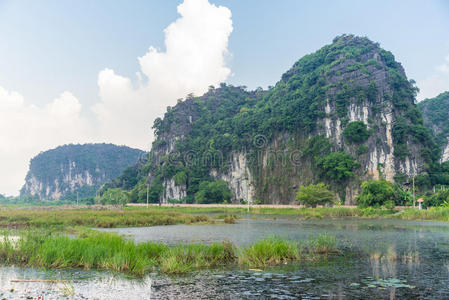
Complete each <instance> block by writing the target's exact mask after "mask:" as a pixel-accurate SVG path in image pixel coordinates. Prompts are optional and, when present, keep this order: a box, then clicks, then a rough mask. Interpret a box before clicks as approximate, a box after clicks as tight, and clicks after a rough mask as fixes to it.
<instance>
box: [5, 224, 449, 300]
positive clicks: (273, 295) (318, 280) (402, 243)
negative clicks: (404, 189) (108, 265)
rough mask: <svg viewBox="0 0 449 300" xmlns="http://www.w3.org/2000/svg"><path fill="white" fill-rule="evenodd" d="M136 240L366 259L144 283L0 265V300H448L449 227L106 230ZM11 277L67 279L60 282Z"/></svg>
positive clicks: (153, 277) (158, 277) (153, 278)
mask: <svg viewBox="0 0 449 300" xmlns="http://www.w3.org/2000/svg"><path fill="white" fill-rule="evenodd" d="M102 230H104V231H113V232H117V233H120V234H123V235H125V236H127V237H128V238H130V239H134V240H135V241H136V242H143V241H160V242H166V243H169V244H177V243H181V242H182V243H185V242H202V243H211V242H216V241H222V240H230V241H232V242H233V243H235V244H236V245H238V246H246V245H249V244H251V243H253V242H255V241H257V240H259V239H261V238H264V237H266V236H272V235H277V236H281V237H288V238H289V239H294V240H298V241H305V240H307V239H309V238H311V237H313V236H316V235H317V234H320V233H328V234H331V235H335V236H337V238H338V240H339V241H340V243H341V244H342V245H341V246H342V247H344V249H352V250H351V251H355V252H357V253H361V255H352V256H349V257H342V258H332V259H328V260H325V261H322V262H314V263H310V262H309V263H300V264H295V265H285V266H281V267H275V268H270V269H265V270H263V271H262V270H248V269H246V270H244V269H240V268H237V267H234V268H228V269H224V270H223V269H220V270H218V269H217V270H203V271H198V272H195V273H192V274H188V275H184V276H174V277H170V276H165V275H162V274H159V273H157V272H154V273H150V274H148V275H147V276H146V277H145V278H142V279H133V278H126V277H125V276H123V275H119V274H113V273H108V272H96V271H82V270H61V271H55V270H51V271H48V270H40V269H28V268H14V267H1V268H0V299H1V298H3V297H4V298H6V299H14V298H21V297H22V299H23V298H26V297H34V298H35V299H37V298H36V297H38V296H43V298H41V299H64V298H70V299H73V298H75V299H86V298H87V299H298V298H299V299H342V298H357V299H368V298H375V299H404V298H422V299H449V224H447V223H440V222H427V221H423V222H421V221H404V220H387V219H381V220H374V219H354V218H339V219H320V220H303V219H298V218H296V217H292V216H277V217H272V216H271V217H258V218H254V216H242V219H239V220H238V222H237V223H236V224H226V225H173V226H155V227H143V228H116V229H102ZM11 279H62V280H67V281H64V282H58V283H45V282H12V281H11Z"/></svg>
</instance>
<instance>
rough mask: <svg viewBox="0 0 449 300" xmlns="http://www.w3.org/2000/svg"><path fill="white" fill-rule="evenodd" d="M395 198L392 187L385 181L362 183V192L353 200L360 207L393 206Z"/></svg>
mask: <svg viewBox="0 0 449 300" xmlns="http://www.w3.org/2000/svg"><path fill="white" fill-rule="evenodd" d="M395 198H396V195H395V190H394V186H393V184H392V183H391V182H388V181H386V180H385V179H381V180H368V181H364V182H363V183H362V192H361V193H360V194H359V195H358V196H357V197H356V198H355V200H356V202H357V203H358V205H359V206H360V207H368V206H374V207H380V206H383V205H385V206H393V207H394V200H395Z"/></svg>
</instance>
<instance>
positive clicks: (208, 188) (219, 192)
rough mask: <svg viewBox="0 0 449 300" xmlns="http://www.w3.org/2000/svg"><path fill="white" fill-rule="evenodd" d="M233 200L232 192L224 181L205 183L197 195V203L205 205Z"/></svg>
mask: <svg viewBox="0 0 449 300" xmlns="http://www.w3.org/2000/svg"><path fill="white" fill-rule="evenodd" d="M231 198H232V192H231V190H230V189H229V188H228V185H227V184H226V182H225V181H224V180H217V181H214V182H208V181H203V182H201V183H200V188H199V190H198V192H196V193H195V202H197V203H204V204H207V203H222V202H230V200H231Z"/></svg>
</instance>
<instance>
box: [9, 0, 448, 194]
mask: <svg viewBox="0 0 449 300" xmlns="http://www.w3.org/2000/svg"><path fill="white" fill-rule="evenodd" d="M343 33H352V34H356V35H361V36H367V37H369V38H370V39H371V40H374V41H376V42H379V43H380V44H381V46H382V47H383V48H385V49H387V50H390V51H392V52H393V54H394V55H395V57H396V59H397V60H398V61H399V62H401V63H402V65H403V66H404V68H405V71H406V73H407V76H408V77H409V78H412V79H415V80H416V82H417V85H418V87H419V88H420V89H421V92H420V94H419V95H418V100H421V99H424V98H427V97H434V96H436V95H438V94H439V93H441V92H443V91H446V90H449V1H438V0H430V1H415V0H411V1H410V0H396V1H389V0H377V1H370V2H368V1H358V0H337V1H324V0H315V1H299V0H283V1H268V0H245V1H241V0H209V1H208V0H184V1H182V0H179V1H176V0H170V1H166V0H152V1H150V0H133V1H126V0H115V1H109V0H96V1H88V0H78V1H74V0H40V1H27V0H0V193H2V194H7V195H17V194H18V191H19V189H20V188H21V186H22V185H23V183H24V178H25V175H26V172H27V169H28V165H29V161H30V159H31V158H32V157H33V156H35V155H37V154H38V153H39V152H41V151H45V150H48V149H51V148H54V147H56V146H58V145H62V144H67V143H86V142H112V143H115V144H119V145H123V144H124V145H128V146H131V147H136V148H140V149H143V150H147V151H148V150H149V147H150V145H151V141H152V139H153V134H152V130H151V125H152V123H153V120H154V119H155V118H156V117H158V116H162V115H163V113H164V111H165V110H166V107H167V106H172V105H174V104H176V100H177V99H178V98H182V97H185V96H186V95H187V94H189V93H191V92H193V93H194V94H195V95H201V94H202V93H204V92H205V91H206V90H207V88H208V86H209V85H215V86H217V85H218V84H219V83H220V82H227V83H229V84H233V85H245V86H247V87H248V88H249V89H254V88H256V87H259V86H261V87H263V88H266V87H267V86H269V85H275V83H276V82H277V81H278V80H279V78H280V77H281V75H282V73H284V72H285V71H286V70H288V69H289V67H290V66H291V65H292V64H293V63H294V62H295V61H297V60H298V59H299V58H301V57H302V56H304V55H305V54H308V53H311V52H314V51H316V50H318V49H319V48H321V47H322V46H324V45H326V44H329V43H331V41H332V39H333V38H334V37H335V36H337V35H340V34H343Z"/></svg>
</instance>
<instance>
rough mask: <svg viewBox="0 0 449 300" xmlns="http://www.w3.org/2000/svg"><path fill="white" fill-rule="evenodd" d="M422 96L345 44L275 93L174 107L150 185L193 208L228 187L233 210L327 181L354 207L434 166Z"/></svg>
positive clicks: (364, 44) (393, 66)
mask: <svg viewBox="0 0 449 300" xmlns="http://www.w3.org/2000/svg"><path fill="white" fill-rule="evenodd" d="M415 93H416V89H415V87H414V86H413V83H412V82H409V81H408V80H407V78H406V75H405V72H404V69H403V68H402V66H401V65H400V64H399V63H397V62H396V61H395V60H394V56H393V55H392V54H391V53H390V52H387V51H385V50H383V49H382V48H380V47H379V45H378V44H376V43H373V42H371V41H369V40H368V39H366V38H360V37H355V36H352V35H343V36H340V37H337V38H336V39H335V40H334V41H333V43H332V44H330V45H327V46H325V47H323V48H322V49H320V50H319V51H317V52H316V53H313V54H310V55H307V56H305V57H304V58H302V59H300V60H299V61H298V62H297V63H295V65H294V66H293V67H292V68H291V69H290V70H289V71H287V72H286V73H285V74H284V75H283V76H282V79H281V81H279V82H278V83H277V84H276V86H275V87H274V88H271V89H270V90H268V91H262V90H257V91H253V92H247V91H246V90H245V89H244V88H237V87H232V86H226V85H222V86H221V87H220V88H218V89H212V88H211V89H210V90H209V92H208V93H206V94H205V95H204V96H201V97H190V98H188V99H187V100H185V101H181V102H180V103H178V105H176V106H175V107H173V108H169V110H168V112H167V113H166V114H165V116H164V119H158V120H156V122H155V131H156V136H157V139H156V141H155V142H154V144H153V148H152V151H151V154H150V160H149V163H148V165H147V167H146V169H145V170H146V171H147V172H148V177H146V178H145V182H146V183H148V184H149V185H150V186H151V190H152V191H157V193H156V195H159V197H160V200H161V201H163V202H166V201H168V200H170V199H175V200H180V199H184V200H185V201H194V196H195V193H196V191H197V190H198V188H199V183H200V182H202V181H213V180H218V179H222V180H224V181H226V182H227V184H228V187H229V188H230V189H231V191H232V193H233V195H234V198H233V201H234V202H241V201H249V202H255V201H257V202H262V203H281V204H285V203H291V202H293V201H294V198H295V194H296V192H297V189H298V187H299V186H301V185H307V184H311V183H317V182H326V183H327V184H329V185H330V186H331V188H332V189H333V190H334V191H335V192H336V193H337V194H338V196H339V197H340V199H341V201H342V202H344V203H346V204H352V203H353V200H354V197H355V196H356V195H357V194H358V193H359V189H360V182H361V181H363V180H367V179H372V178H375V179H377V178H380V177H383V178H386V179H387V180H389V181H394V180H396V179H398V178H401V182H404V181H407V178H409V177H411V176H415V175H416V174H418V173H421V172H423V171H425V165H426V164H427V163H429V161H430V160H431V159H432V158H431V157H430V156H426V155H424V154H423V153H427V152H428V149H429V147H431V146H432V144H431V143H432V142H433V141H432V138H431V137H429V132H428V131H427V129H425V128H424V126H423V123H422V117H421V115H420V112H419V110H418V109H417V107H416V105H415ZM179 178H181V179H182V180H179ZM177 179H178V180H177ZM142 186H143V184H141V185H140V187H139V185H138V186H136V187H135V189H139V188H142Z"/></svg>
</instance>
